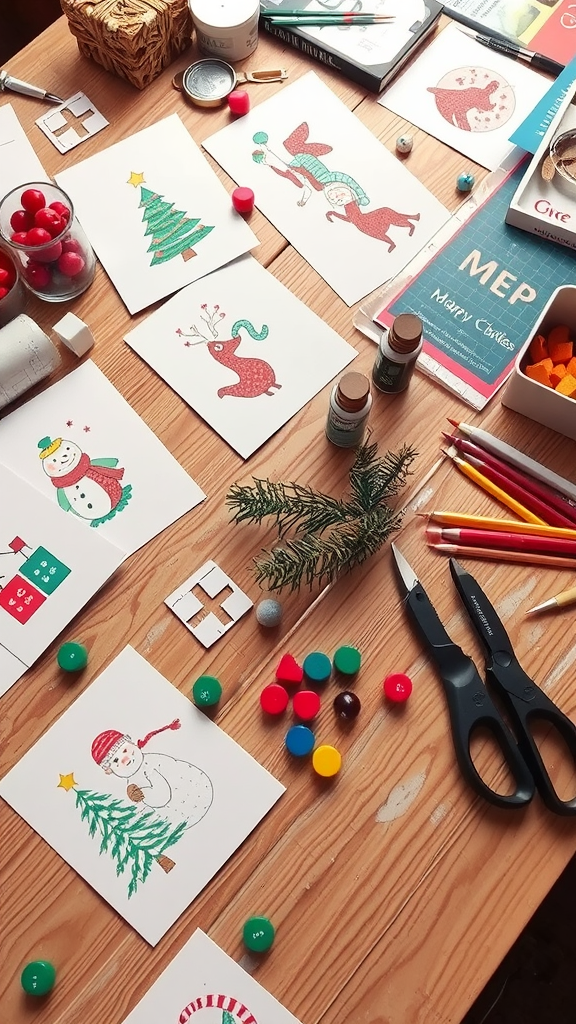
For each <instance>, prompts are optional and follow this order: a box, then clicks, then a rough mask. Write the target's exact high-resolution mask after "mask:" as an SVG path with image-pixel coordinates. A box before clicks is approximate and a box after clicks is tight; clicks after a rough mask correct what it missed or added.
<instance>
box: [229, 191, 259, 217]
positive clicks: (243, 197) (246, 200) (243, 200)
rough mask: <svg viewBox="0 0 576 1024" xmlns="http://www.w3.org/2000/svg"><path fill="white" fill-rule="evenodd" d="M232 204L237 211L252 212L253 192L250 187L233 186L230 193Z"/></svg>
mask: <svg viewBox="0 0 576 1024" xmlns="http://www.w3.org/2000/svg"><path fill="white" fill-rule="evenodd" d="M232 205H233V207H234V209H235V210H236V212H237V213H252V210H253V209H254V193H253V191H252V189H251V188H235V189H234V191H233V193H232Z"/></svg>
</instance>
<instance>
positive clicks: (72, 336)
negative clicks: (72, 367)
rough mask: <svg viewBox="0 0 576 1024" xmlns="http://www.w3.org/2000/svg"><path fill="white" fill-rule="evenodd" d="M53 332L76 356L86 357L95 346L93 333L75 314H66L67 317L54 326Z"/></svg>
mask: <svg viewBox="0 0 576 1024" xmlns="http://www.w3.org/2000/svg"><path fill="white" fill-rule="evenodd" d="M52 330H53V331H54V333H55V334H57V335H58V337H59V338H60V341H61V342H62V343H63V344H64V345H66V348H69V349H70V351H71V352H74V355H77V356H83V355H85V354H86V352H89V351H90V349H91V348H92V346H93V344H94V335H93V334H92V331H91V330H90V328H89V327H88V325H87V324H85V323H84V321H83V320H81V319H80V317H79V316H76V314H75V313H66V316H63V317H62V319H61V320H59V321H58V323H57V324H54V327H53V328H52Z"/></svg>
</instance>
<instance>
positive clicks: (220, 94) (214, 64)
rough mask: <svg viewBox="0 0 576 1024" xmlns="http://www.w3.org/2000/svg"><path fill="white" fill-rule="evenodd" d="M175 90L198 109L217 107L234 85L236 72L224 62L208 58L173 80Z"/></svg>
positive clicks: (191, 66) (198, 61)
mask: <svg viewBox="0 0 576 1024" xmlns="http://www.w3.org/2000/svg"><path fill="white" fill-rule="evenodd" d="M173 84H174V86H175V88H177V89H178V88H179V89H181V90H182V92H183V93H185V95H186V96H187V97H188V98H189V99H190V100H192V103H195V104H196V106H198V107H217V106H219V105H220V103H222V102H223V100H225V99H226V97H227V96H228V95H229V94H230V93H231V92H232V90H233V89H234V87H235V85H236V72H235V71H234V68H233V67H231V65H230V64H227V63H226V61H225V60H218V59H217V58H216V57H208V58H207V59H206V60H197V61H196V63H195V64H191V65H190V67H189V68H186V70H185V71H183V72H182V73H181V75H176V76H175V77H174V79H173Z"/></svg>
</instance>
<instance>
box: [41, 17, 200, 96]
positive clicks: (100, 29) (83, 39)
mask: <svg viewBox="0 0 576 1024" xmlns="http://www.w3.org/2000/svg"><path fill="white" fill-rule="evenodd" d="M60 2H61V4H62V10H63V12H64V14H65V15H66V17H67V18H68V25H69V28H70V31H71V32H72V35H74V36H76V39H77V42H78V49H79V50H80V53H81V54H82V55H83V56H84V57H91V59H92V60H95V61H96V62H97V63H98V64H101V65H102V66H103V67H105V68H106V69H107V71H113V72H114V74H116V75H120V76H121V77H122V78H127V79H128V81H129V82H131V83H132V85H135V86H136V87H137V88H138V89H144V87H145V86H147V85H149V84H150V82H153V81H154V79H155V78H157V77H158V75H159V74H160V72H161V71H162V70H163V69H164V68H165V67H166V66H167V65H168V64H170V63H171V61H173V60H174V58H175V57H176V56H177V55H178V54H179V53H180V52H181V51H182V50H185V49H186V47H187V46H189V45H190V41H191V38H192V19H191V16H190V9H189V7H188V0H60Z"/></svg>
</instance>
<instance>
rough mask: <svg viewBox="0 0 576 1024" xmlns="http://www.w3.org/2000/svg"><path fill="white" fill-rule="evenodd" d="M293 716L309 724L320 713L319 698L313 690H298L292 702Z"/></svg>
mask: <svg viewBox="0 0 576 1024" xmlns="http://www.w3.org/2000/svg"><path fill="white" fill-rule="evenodd" d="M292 706H293V708H294V714H295V715H296V718H300V719H301V720H302V721H303V722H309V721H310V719H311V718H315V717H316V715H317V714H318V712H319V711H320V697H319V696H318V694H317V693H315V692H314V690H298V693H295V694H294V700H293V701H292Z"/></svg>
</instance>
